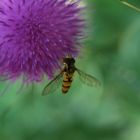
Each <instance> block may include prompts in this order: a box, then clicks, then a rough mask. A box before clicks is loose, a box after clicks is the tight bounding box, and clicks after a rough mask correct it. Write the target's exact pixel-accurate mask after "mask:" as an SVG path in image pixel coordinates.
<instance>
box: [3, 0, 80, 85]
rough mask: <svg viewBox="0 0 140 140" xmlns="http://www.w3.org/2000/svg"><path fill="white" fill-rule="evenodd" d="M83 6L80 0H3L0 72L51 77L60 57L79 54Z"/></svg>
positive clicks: (13, 76)
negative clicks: (69, 0) (72, 0)
mask: <svg viewBox="0 0 140 140" xmlns="http://www.w3.org/2000/svg"><path fill="white" fill-rule="evenodd" d="M81 9H82V8H81V7H79V0H76V1H75V2H68V1H67V0H1V1H0V76H6V78H7V79H17V78H19V77H21V76H24V77H25V79H26V81H30V82H32V81H40V80H42V77H44V76H45V75H47V76H48V77H49V78H52V76H53V74H54V72H55V71H56V70H57V69H59V67H60V63H59V62H60V59H62V58H63V57H65V56H66V55H67V54H70V55H72V56H77V54H78V46H80V43H79V41H80V37H81V36H82V28H83V20H82V19H81V17H80V12H81Z"/></svg>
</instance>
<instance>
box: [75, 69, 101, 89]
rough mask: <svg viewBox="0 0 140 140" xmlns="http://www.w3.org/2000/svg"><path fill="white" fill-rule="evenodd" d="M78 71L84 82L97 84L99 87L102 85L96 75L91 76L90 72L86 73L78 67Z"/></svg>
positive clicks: (92, 84)
mask: <svg viewBox="0 0 140 140" xmlns="http://www.w3.org/2000/svg"><path fill="white" fill-rule="evenodd" d="M76 70H77V72H78V74H79V76H80V80H81V81H82V82H83V83H84V84H87V85H88V86H95V87H98V86H100V85H101V83H100V81H99V80H98V79H96V78H95V77H94V76H91V75H89V74H86V73H84V72H83V71H81V70H79V69H77V68H76Z"/></svg>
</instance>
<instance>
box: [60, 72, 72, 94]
mask: <svg viewBox="0 0 140 140" xmlns="http://www.w3.org/2000/svg"><path fill="white" fill-rule="evenodd" d="M72 77H73V73H71V74H69V73H67V72H64V74H63V84H62V92H63V93H67V92H68V90H69V88H70V86H71V83H72Z"/></svg>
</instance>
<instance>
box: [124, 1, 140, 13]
mask: <svg viewBox="0 0 140 140" xmlns="http://www.w3.org/2000/svg"><path fill="white" fill-rule="evenodd" d="M121 2H122V3H123V4H124V5H126V6H128V7H130V8H132V9H134V10H136V11H138V12H140V8H137V7H136V6H134V5H133V4H130V3H128V2H126V1H121Z"/></svg>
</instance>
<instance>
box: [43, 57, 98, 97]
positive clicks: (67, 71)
mask: <svg viewBox="0 0 140 140" xmlns="http://www.w3.org/2000/svg"><path fill="white" fill-rule="evenodd" d="M74 64H75V59H74V58H73V57H70V56H68V57H65V58H63V65H64V67H63V69H62V71H61V72H60V73H59V74H58V75H57V76H56V77H55V78H54V79H53V80H52V81H50V82H49V83H48V84H47V85H46V86H45V88H44V89H43V92H42V95H47V94H49V93H52V92H54V91H55V90H56V89H58V87H59V86H62V93H64V94H65V93H67V92H68V90H69V89H70V86H71V83H72V78H73V74H74V72H75V71H77V73H78V74H79V76H80V79H81V81H82V82H83V83H85V84H87V85H89V86H95V87H97V86H100V81H99V80H98V79H96V78H95V77H93V76H91V75H89V74H86V73H84V72H82V71H81V70H79V69H78V68H76V67H75V65H74Z"/></svg>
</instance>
